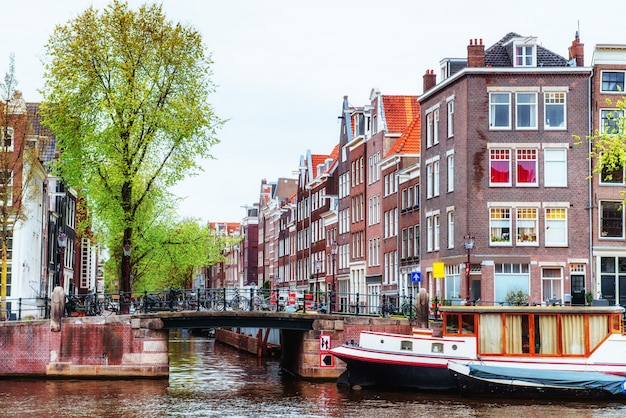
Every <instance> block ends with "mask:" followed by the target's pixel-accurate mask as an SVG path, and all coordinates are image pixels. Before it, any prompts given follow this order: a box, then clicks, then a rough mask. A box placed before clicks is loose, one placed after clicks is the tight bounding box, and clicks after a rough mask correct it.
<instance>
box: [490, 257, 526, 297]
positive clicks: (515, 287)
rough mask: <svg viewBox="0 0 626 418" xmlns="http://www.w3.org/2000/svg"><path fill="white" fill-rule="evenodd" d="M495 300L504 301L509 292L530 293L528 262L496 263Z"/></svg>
mask: <svg viewBox="0 0 626 418" xmlns="http://www.w3.org/2000/svg"><path fill="white" fill-rule="evenodd" d="M494 267H495V276H494V281H495V289H494V291H495V301H496V302H504V301H505V300H506V295H507V293H508V292H510V291H512V292H516V293H517V292H519V291H520V290H521V291H522V293H526V294H527V295H529V294H530V290H529V289H530V273H529V266H528V264H518V263H513V264H510V263H496V264H495V266H494Z"/></svg>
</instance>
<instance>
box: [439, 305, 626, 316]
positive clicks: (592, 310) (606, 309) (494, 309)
mask: <svg viewBox="0 0 626 418" xmlns="http://www.w3.org/2000/svg"><path fill="white" fill-rule="evenodd" d="M439 311H440V312H446V313H479V314H480V313H524V314H531V313H537V314H578V315H580V314H583V315H586V314H596V315H597V314H602V315H608V314H613V313H624V308H623V307H621V306H619V305H614V306H540V305H538V306H440V307H439Z"/></svg>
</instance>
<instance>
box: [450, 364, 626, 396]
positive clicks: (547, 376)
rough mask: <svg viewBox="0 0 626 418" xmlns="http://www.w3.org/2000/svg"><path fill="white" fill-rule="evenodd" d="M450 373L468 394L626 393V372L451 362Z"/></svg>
mask: <svg viewBox="0 0 626 418" xmlns="http://www.w3.org/2000/svg"><path fill="white" fill-rule="evenodd" d="M448 369H449V370H450V375H451V376H452V379H453V380H454V381H455V383H456V385H457V388H458V389H459V391H460V392H461V393H464V394H479V395H489V396H494V395H495V396H506V397H511V396H536V395H541V396H542V397H546V396H548V397H560V398H569V397H575V398H581V397H585V398H588V397H613V396H621V397H626V376H616V375H612V374H608V373H601V372H593V371H568V370H558V369H557V370H536V369H530V368H522V367H503V366H487V365H484V364H480V363H473V362H470V363H459V362H455V361H450V362H448Z"/></svg>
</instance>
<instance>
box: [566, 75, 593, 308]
mask: <svg viewBox="0 0 626 418" xmlns="http://www.w3.org/2000/svg"><path fill="white" fill-rule="evenodd" d="M592 80H593V67H592V68H591V74H590V75H589V79H588V82H587V96H588V97H589V101H588V106H589V108H588V109H587V118H588V127H587V129H588V135H589V136H591V133H592V132H593V126H592V124H591V122H592V119H593V118H592V117H591V112H592V109H593V103H592V100H593V98H592V96H591V83H592ZM591 149H592V148H591V141H587V155H591ZM587 161H588V162H587V164H588V169H587V170H588V172H589V180H588V181H589V187H588V189H589V228H590V230H589V264H590V265H589V274H590V275H591V277H589V284H590V286H591V287H592V288H593V295H594V299H596V296H597V294H596V293H597V288H598V286H597V283H595V286H594V282H595V281H596V280H594V271H595V265H594V264H595V263H594V259H593V229H594V227H593V206H594V201H593V176H592V175H591V174H592V173H591V171H592V170H593V166H592V164H591V158H588V159H587ZM570 276H571V275H570ZM570 286H571V277H570Z"/></svg>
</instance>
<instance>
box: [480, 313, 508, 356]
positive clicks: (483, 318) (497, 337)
mask: <svg viewBox="0 0 626 418" xmlns="http://www.w3.org/2000/svg"><path fill="white" fill-rule="evenodd" d="M478 321H479V322H478V350H479V353H480V354H501V353H502V316H501V315H500V314H481V315H480V317H479V319H478Z"/></svg>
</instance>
